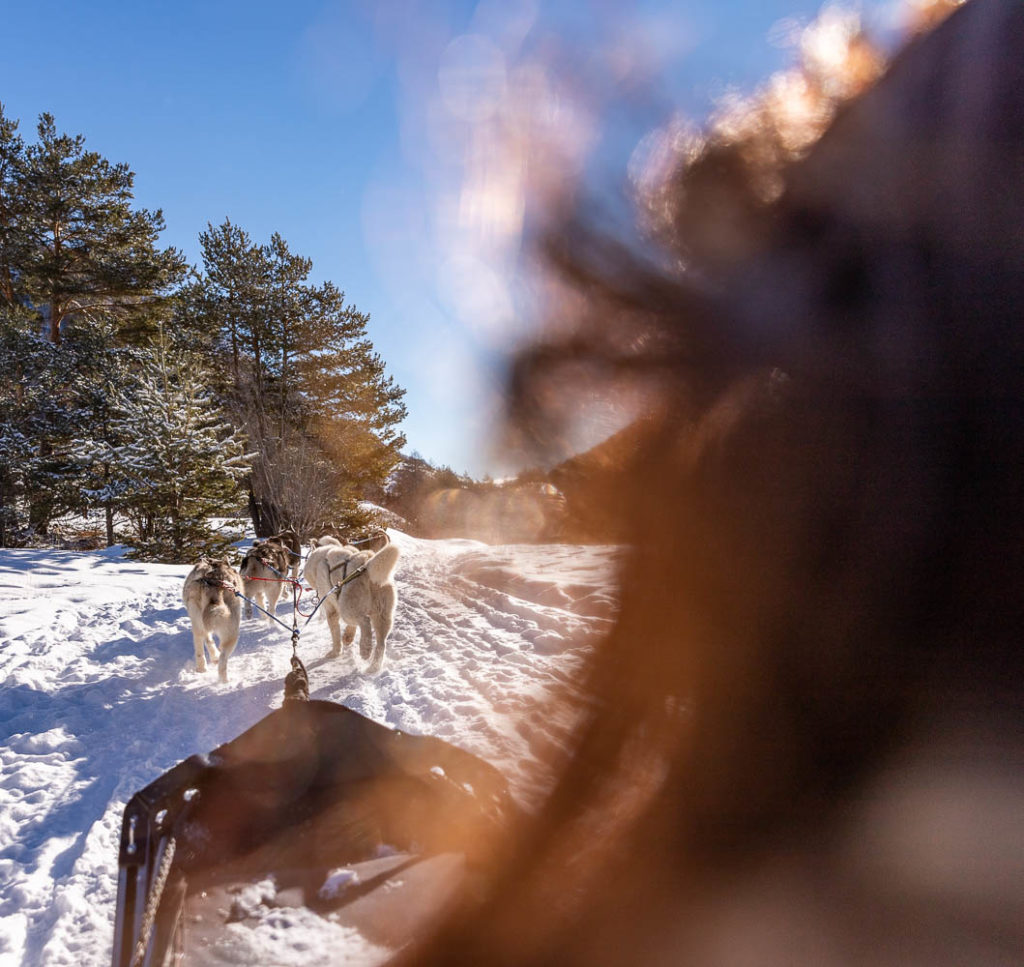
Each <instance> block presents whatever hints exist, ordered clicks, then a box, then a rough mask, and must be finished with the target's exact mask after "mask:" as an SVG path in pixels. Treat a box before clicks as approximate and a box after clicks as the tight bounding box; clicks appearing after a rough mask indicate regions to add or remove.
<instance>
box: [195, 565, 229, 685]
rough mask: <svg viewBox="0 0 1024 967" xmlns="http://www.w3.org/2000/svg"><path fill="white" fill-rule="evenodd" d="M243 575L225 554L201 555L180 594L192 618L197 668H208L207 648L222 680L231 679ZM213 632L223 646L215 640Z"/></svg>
mask: <svg viewBox="0 0 1024 967" xmlns="http://www.w3.org/2000/svg"><path fill="white" fill-rule="evenodd" d="M241 590H242V578H241V576H240V575H239V573H238V572H237V571H236V570H235V569H234V568H233V567H232V566H231V565H230V564H228V562H227V561H226V560H224V559H223V558H209V557H202V558H200V559H199V563H198V564H196V566H195V567H193V568H192V570H191V571H189V572H188V576H187V577H186V578H185V586H184V587H183V588H182V591H181V598H182V600H183V601H184V602H185V610H186V611H188V616H189V618H191V620H192V643H193V645H194V646H195V655H196V671H197V672H205V671H206V655H205V654H204V653H203V650H204V648H205V650H206V652H207V653H209V656H210V661H215V662H217V667H218V670H219V672H220V680H221V681H222V682H226V681H227V680H228V658H229V656H230V655H231V652H233V651H234V650H235V645H236V644H237V643H238V629H239V625H240V624H241V621H242V602H241V600H240V599H239V598H238V596H237V594H236V593H235V592H241ZM214 635H216V636H217V639H218V641H219V643H220V648H219V649H218V648H217V646H216V645H215V644H214V642H213V637H214Z"/></svg>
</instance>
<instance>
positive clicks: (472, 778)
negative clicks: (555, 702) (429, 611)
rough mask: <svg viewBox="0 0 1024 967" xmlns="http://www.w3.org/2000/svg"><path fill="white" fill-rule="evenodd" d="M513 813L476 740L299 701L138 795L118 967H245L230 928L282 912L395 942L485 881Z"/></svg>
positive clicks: (125, 837)
mask: <svg viewBox="0 0 1024 967" xmlns="http://www.w3.org/2000/svg"><path fill="white" fill-rule="evenodd" d="M514 813H515V806H514V804H513V802H512V800H511V797H510V796H509V793H508V787H507V785H506V783H505V780H504V778H503V777H502V776H501V774H500V773H499V772H498V771H497V770H496V769H494V768H493V767H492V766H490V765H488V764H487V763H485V762H483V761H482V760H481V759H478V758H477V757H475V756H473V755H471V754H469V753H467V752H464V751H462V750H461V749H458V748H456V747H454V746H452V745H449V744H448V743H446V742H443V741H441V740H440V739H435V738H432V737H429V736H415V735H409V734H406V733H403V732H398V731H394V730H392V729H389V728H387V727H385V726H382V725H379V724H377V723H375V722H373V721H371V720H370V719H367V718H365V717H364V716H362V715H359V714H358V713H357V712H353V711H352V710H351V709H348V708H345V707H344V706H342V705H337V704H335V703H333V702H324V701H286V702H285V704H284V706H283V707H282V708H280V709H278V710H276V711H274V712H271V713H270V714H269V715H267V716H266V717H265V718H263V719H262V720H261V721H260V722H258V723H257V724H256V725H254V726H253V727H252V728H251V729H249V730H248V731H247V732H244V733H243V734H242V735H240V736H239V737H238V738H236V739H234V740H232V741H231V742H228V743H226V744H225V745H222V746H220V747H218V748H217V749H215V750H214V751H213V752H211V753H209V755H205V756H204V755H195V756H192V757H191V758H189V759H186V760H185V761H184V762H181V763H179V764H178V765H177V766H175V767H174V768H173V769H171V770H169V771H168V772H166V773H165V774H164V775H163V776H161V777H160V778H158V779H157V780H156V781H155V782H152V783H151V784H150V785H148V786H146V788H145V789H143V790H141V791H140V792H138V793H136V794H135V795H134V796H133V797H132V799H131V800H130V801H129V802H128V805H127V806H126V807H125V812H124V820H123V824H122V831H121V847H120V857H119V878H118V894H117V915H116V921H115V928H114V952H113V964H114V967H136V965H139V967H161V965H164V964H168V963H175V964H194V965H205V964H214V963H228V962H234V963H238V962H240V957H242V956H243V954H244V951H242V950H241V949H240V947H239V943H240V941H239V930H238V928H233V929H232V930H227V925H228V924H234V923H240V924H244V923H246V922H254V921H256V920H258V919H259V916H260V914H261V912H262V913H265V912H266V911H267V910H268V909H277V910H281V909H286V908H287V909H292V910H296V909H299V908H301V909H302V911H303V916H305V917H307V918H308V917H313V918H316V917H319V918H321V919H322V920H323V921H324V922H325V923H327V924H340V925H347V926H355V927H357V928H358V929H359V930H360V933H361V934H363V935H364V936H365V937H367V938H368V939H369V940H371V941H372V942H374V943H378V944H381V945H382V946H386V947H389V948H392V949H393V948H394V947H396V946H399V945H400V944H402V943H404V942H405V941H406V940H408V939H410V937H411V936H412V935H413V934H414V933H415V931H416V930H417V929H418V928H419V927H420V926H421V925H422V924H423V923H424V922H425V921H426V920H428V919H430V917H431V916H433V915H435V914H436V913H437V912H439V910H440V909H441V907H442V906H443V905H444V904H445V903H446V902H447V901H450V900H455V899H457V898H459V897H460V896H464V895H466V891H467V890H472V888H473V882H474V878H475V876H477V875H478V874H479V873H480V872H481V871H483V870H486V868H487V867H488V866H489V865H490V864H491V862H492V861H493V859H494V855H493V854H494V851H495V850H496V849H498V848H499V845H501V844H505V845H507V840H508V835H507V833H508V829H509V826H510V824H511V821H512V820H513V817H514ZM339 880H340V883H339ZM378 888H380V889H378ZM375 894H376V895H375ZM307 922H308V921H307Z"/></svg>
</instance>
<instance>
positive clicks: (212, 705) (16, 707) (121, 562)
mask: <svg viewBox="0 0 1024 967" xmlns="http://www.w3.org/2000/svg"><path fill="white" fill-rule="evenodd" d="M391 535H392V539H393V540H394V541H395V542H396V543H397V544H398V545H399V547H400V548H401V550H402V555H403V556H402V560H401V562H400V563H399V568H398V572H397V575H396V582H397V585H398V596H399V603H398V611H397V614H396V620H395V629H394V631H393V633H392V636H391V639H390V641H389V644H388V662H387V664H386V665H385V668H384V670H383V672H382V673H381V674H380V675H379V676H377V677H376V678H371V677H369V676H367V675H365V674H364V673H363V672H362V671H361V670H360V660H359V658H358V657H355V658H352V657H345V656H342V657H341V658H329V657H327V652H328V651H329V649H330V636H329V633H328V629H327V626H326V623H325V622H323V621H322V620H321V619H320V617H319V616H318V617H316V618H314V619H313V621H312V622H310V624H309V625H308V626H307V627H306V629H305V630H304V631H303V634H302V638H301V641H300V646H299V654H300V656H301V657H302V658H303V660H304V661H305V663H306V667H307V669H308V671H309V677H310V696H311V697H312V698H318V699H329V700H331V701H335V702H340V703H342V704H344V705H347V706H348V707H350V708H352V709H355V710H356V711H358V712H361V713H362V714H364V715H367V716H369V717H370V718H372V719H374V720H376V721H378V722H382V723H385V724H387V725H388V726H390V727H393V728H397V729H401V730H403V731H406V732H412V733H417V734H430V735H435V736H438V737H439V738H442V739H446V740H447V741H449V742H452V743H454V744H455V745H458V746H461V747H462V748H464V749H466V750H468V751H470V752H473V753H475V754H477V755H479V756H481V757H483V758H484V759H486V760H488V761H489V762H491V763H492V764H494V765H495V766H497V767H498V768H499V769H500V770H501V771H502V772H503V773H504V774H505V776H506V777H507V778H508V780H509V783H510V787H511V789H512V792H513V795H514V796H515V797H516V799H517V800H518V801H519V802H520V803H521V804H522V805H524V806H525V807H527V808H530V807H531V806H532V805H534V804H536V803H537V801H538V800H539V798H540V797H541V796H542V795H543V793H544V791H545V789H546V788H547V787H548V785H549V783H550V781H551V777H552V773H553V769H554V768H555V767H556V766H557V764H558V762H559V761H561V759H562V758H563V757H564V756H565V754H566V751H567V744H568V741H569V736H570V733H571V729H572V725H573V721H572V717H571V713H570V712H569V711H568V710H567V709H568V708H569V706H565V705H562V704H559V705H558V706H554V705H553V704H552V702H551V701H550V700H551V698H552V696H553V695H554V694H555V692H556V691H559V690H564V689H570V690H571V689H572V688H573V683H574V681H575V680H576V676H577V673H578V670H579V669H580V666H581V663H582V661H583V659H584V657H585V655H586V653H587V650H588V647H589V643H590V642H591V641H592V640H593V638H594V636H595V635H597V634H600V633H601V632H603V631H604V630H605V629H606V627H607V626H608V624H609V622H610V620H611V618H612V616H613V614H614V607H615V605H614V597H613V595H612V593H611V590H610V589H611V587H612V576H613V570H614V566H615V560H616V551H615V549H614V548H610V547H579V546H567V545H536V546H531V545H522V546H519V545H516V546H503V547H488V546H487V545H484V544H481V543H478V542H475V541H469V540H447V541H427V540H418V539H415V538H412V537H408V536H407V535H404V534H402V533H400V532H397V531H391ZM123 552H124V548H118V547H115V548H109V549H106V550H104V551H100V552H95V553H75V552H70V551H58V550H0V682H2V683H3V684H2V689H0V967H13V965H25V967H28V965H33V967H34V965H37V964H39V965H51V964H52V965H58V964H76V965H93V964H107V963H109V960H110V951H111V945H112V933H113V917H114V906H115V898H116V873H117V860H116V857H117V846H118V840H119V835H120V823H121V816H122V812H123V810H124V806H125V803H126V802H127V800H128V799H129V798H130V797H131V796H132V794H133V793H135V792H136V791H138V790H139V789H141V788H142V787H143V786H145V785H147V784H148V783H149V782H151V781H152V780H153V779H154V778H156V777H157V776H158V775H159V774H161V773H162V772H164V771H165V770H167V769H168V768H170V767H171V766H173V765H174V764H175V763H177V762H179V761H180V760H182V759H184V758H186V757H187V756H189V755H191V754H193V753H196V752H206V751H209V750H210V749H212V748H214V747H215V746H217V745H220V744H221V743H223V742H226V741H228V740H229V739H232V738H234V737H235V736H236V735H237V734H239V733H240V732H241V731H243V730H244V729H246V728H248V727H249V726H250V725H252V724H253V723H255V722H256V721H258V720H259V719H260V718H262V717H263V716H264V715H265V714H266V713H267V712H268V711H270V710H271V709H273V708H276V707H278V706H279V705H280V703H281V698H282V687H283V681H284V677H285V675H286V674H287V672H288V670H289V659H290V656H291V648H290V644H289V634H288V631H287V630H286V629H285V628H283V627H281V626H280V625H277V624H271V625H267V624H265V623H264V622H263V621H262V620H251V621H244V622H243V626H242V637H241V639H240V641H239V645H238V648H237V649H236V651H235V653H234V655H233V656H232V658H231V663H230V665H229V669H228V674H229V677H230V679H229V681H228V682H227V683H223V684H222V683H219V682H218V681H217V676H216V672H215V671H212V672H207V673H206V674H198V673H196V672H195V670H194V663H193V657H192V638H191V632H190V629H189V622H188V617H187V615H186V614H185V611H184V608H183V607H182V604H181V586H182V583H183V581H184V577H185V574H186V573H187V572H188V567H187V566H176V565H159V564H141V563H138V562H133V561H127V560H125V559H124V557H123ZM291 611H292V609H291V604H290V602H289V603H284V602H282V603H280V604H279V605H278V609H277V615H278V617H279V618H280V619H281V620H283V621H284V622H285V623H287V624H289V625H290V622H291ZM355 654H356V656H358V648H356V649H355ZM338 885H339V886H340V885H341V884H340V883H339V884H338ZM307 914H308V911H301V910H295V909H275V910H274V911H273V917H271V918H269V919H266V920H265V921H261V922H260V930H262V931H263V932H264V933H265V936H262V935H260V934H258V933H250V935H249V936H248V939H247V942H249V943H263V942H265V943H266V944H267V946H266V947H265V948H263V949H262V952H261V951H259V950H256V951H254V952H253V959H254V962H255V961H258V960H260V959H261V957H262V958H263V962H269V961H268V960H267V958H268V957H269V958H270V959H271V960H272V961H273V962H277V963H286V962H296V963H300V962H302V963H308V962H310V961H309V960H308V951H309V949H310V945H311V944H312V945H314V947H315V949H320V950H323V949H325V948H324V947H323V944H324V943H326V942H328V941H327V940H326V939H325V938H324V937H322V936H319V935H318V934H317V931H318V930H323V929H324V928H330V930H332V931H333V933H332V934H331V936H330V938H329V947H328V948H326V949H329V950H331V952H332V957H333V961H332V962H352V963H379V962H380V961H381V960H382V959H383V958H384V956H386V951H382V949H381V948H379V947H376V946H374V945H373V944H372V943H370V942H369V941H368V940H366V938H363V937H360V936H359V934H358V933H357V932H356V931H353V930H351V929H349V928H342V927H341V926H338V925H337V924H330V923H327V924H325V923H324V921H323V920H319V923H318V925H313V924H312V923H311V922H310V921H309V917H307ZM310 916H312V915H310ZM317 919H319V918H317ZM285 947H288V949H294V950H295V951H296V952H297V953H296V957H295V959H294V961H293V960H292V959H291V955H286V953H285V950H284V948H285ZM303 950H305V951H306V956H307V960H305V961H303V960H302V959H301V952H302V951H303Z"/></svg>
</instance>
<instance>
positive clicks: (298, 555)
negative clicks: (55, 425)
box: [267, 530, 302, 578]
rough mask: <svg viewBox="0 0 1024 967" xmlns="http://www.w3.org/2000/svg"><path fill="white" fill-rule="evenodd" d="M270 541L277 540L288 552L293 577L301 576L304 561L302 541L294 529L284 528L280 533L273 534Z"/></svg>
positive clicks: (269, 538)
mask: <svg viewBox="0 0 1024 967" xmlns="http://www.w3.org/2000/svg"><path fill="white" fill-rule="evenodd" d="M267 540H268V541H276V542H277V543H278V544H280V545H281V546H282V547H283V548H284V549H285V551H286V552H287V554H288V561H289V565H290V573H291V576H292V578H297V577H298V576H299V565H300V564H301V563H302V541H301V540H300V539H299V535H298V534H296V533H295V531H293V530H283V531H281V533H280V534H272V535H271V536H270V537H268V538H267Z"/></svg>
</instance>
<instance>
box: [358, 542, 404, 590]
mask: <svg viewBox="0 0 1024 967" xmlns="http://www.w3.org/2000/svg"><path fill="white" fill-rule="evenodd" d="M398 558H399V550H398V545H397V544H388V545H387V546H386V547H382V548H381V549H380V550H379V551H377V553H376V554H374V555H373V557H371V558H370V560H369V561H367V563H366V573H367V574H368V575H369V578H370V581H371V582H372V583H373V584H388V583H390V581H391V577H392V575H393V574H394V573H395V568H396V567H397V566H398Z"/></svg>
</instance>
